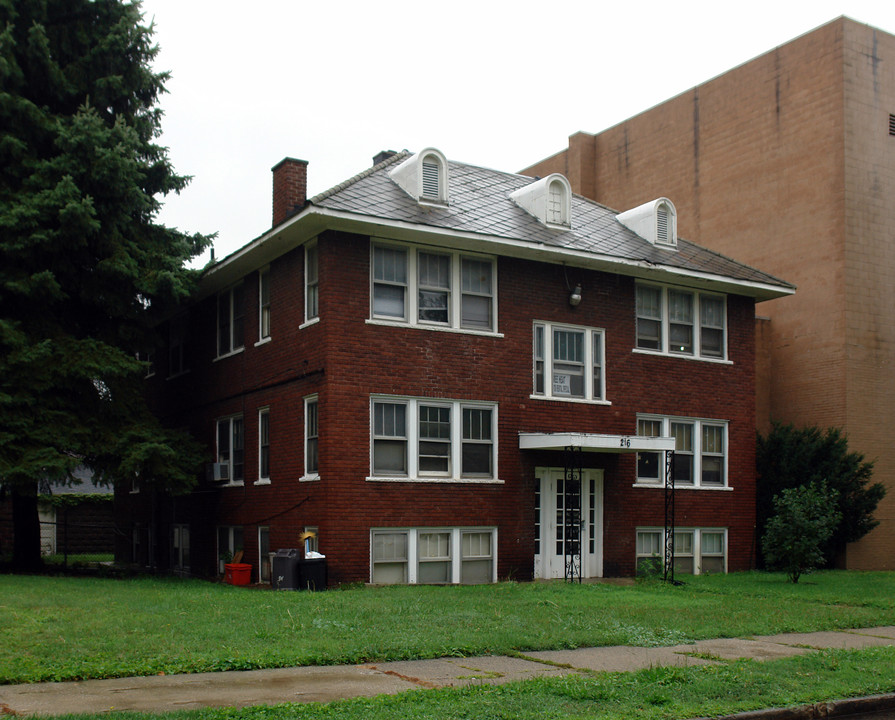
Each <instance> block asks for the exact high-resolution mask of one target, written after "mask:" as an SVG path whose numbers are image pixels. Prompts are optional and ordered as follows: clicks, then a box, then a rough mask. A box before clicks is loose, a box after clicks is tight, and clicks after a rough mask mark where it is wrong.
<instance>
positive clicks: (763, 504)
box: [756, 423, 886, 567]
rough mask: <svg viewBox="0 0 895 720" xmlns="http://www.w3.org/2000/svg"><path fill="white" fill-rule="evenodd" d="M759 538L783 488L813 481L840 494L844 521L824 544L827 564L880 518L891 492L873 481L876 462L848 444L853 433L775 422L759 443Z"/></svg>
mask: <svg viewBox="0 0 895 720" xmlns="http://www.w3.org/2000/svg"><path fill="white" fill-rule="evenodd" d="M756 469H757V474H758V479H757V496H756V500H757V502H756V515H757V530H758V538H759V540H761V539H762V538H763V536H764V533H765V527H766V525H767V523H768V521H769V519H770V518H771V517H772V516H773V515H774V514H775V509H774V498H775V497H776V496H777V495H779V494H780V493H781V492H782V491H783V490H786V489H790V488H797V487H803V486H807V485H813V486H815V487H820V486H825V487H827V488H829V489H830V490H831V491H832V492H833V493H835V500H834V499H832V498H831V499H830V500H829V502H830V504H831V505H834V506H835V509H836V510H837V511H838V517H839V520H838V522H837V524H836V525H835V527H834V529H833V532H832V534H831V535H830V536H829V538H827V540H826V541H825V542H824V544H823V545H822V547H821V551H822V554H823V558H824V560H823V563H822V564H823V565H824V566H826V567H832V566H833V565H834V564H835V562H836V560H837V556H839V555H840V554H841V553H842V552H843V551H844V550H845V547H846V545H847V544H848V543H850V542H855V541H856V540H859V539H860V538H862V537H864V536H865V535H866V534H867V533H869V532H870V531H871V530H872V529H873V528H875V527H876V526H877V525H878V524H879V522H878V521H877V520H874V519H873V513H874V512H875V511H876V507H877V505H878V504H879V501H880V500H882V498H883V497H884V496H885V494H886V488H885V486H884V485H883V484H882V483H878V482H877V483H872V482H871V479H872V478H873V463H872V462H869V461H867V460H865V459H864V456H863V455H862V454H861V453H858V452H853V451H850V450H849V449H848V438H847V437H846V436H845V435H844V434H843V433H842V432H841V431H840V430H839V429H838V428H827V429H826V430H821V429H820V428H818V427H803V428H796V427H794V426H792V425H782V424H780V423H775V424H774V426H773V427H772V429H771V431H770V432H769V433H768V434H767V436H761V435H759V436H758V442H757V445H756Z"/></svg>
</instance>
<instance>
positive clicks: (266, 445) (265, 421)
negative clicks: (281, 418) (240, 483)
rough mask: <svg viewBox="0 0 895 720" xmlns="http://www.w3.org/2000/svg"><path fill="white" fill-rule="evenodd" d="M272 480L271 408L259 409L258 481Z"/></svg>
mask: <svg viewBox="0 0 895 720" xmlns="http://www.w3.org/2000/svg"><path fill="white" fill-rule="evenodd" d="M268 481H270V408H262V409H261V410H259V411H258V482H259V483H261V482H268Z"/></svg>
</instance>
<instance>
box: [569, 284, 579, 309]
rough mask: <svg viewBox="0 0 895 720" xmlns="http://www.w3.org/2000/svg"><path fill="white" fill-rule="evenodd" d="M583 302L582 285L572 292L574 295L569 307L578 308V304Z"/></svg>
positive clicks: (570, 296) (571, 297)
mask: <svg viewBox="0 0 895 720" xmlns="http://www.w3.org/2000/svg"><path fill="white" fill-rule="evenodd" d="M580 302H581V285H576V286H575V289H574V290H572V294H571V295H569V305H571V306H572V307H578V303H580Z"/></svg>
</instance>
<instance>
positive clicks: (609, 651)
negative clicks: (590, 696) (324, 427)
mask: <svg viewBox="0 0 895 720" xmlns="http://www.w3.org/2000/svg"><path fill="white" fill-rule="evenodd" d="M881 645H895V626H887V627H875V628H863V629H858V630H848V631H838V632H816V633H790V634H786V635H772V636H761V637H751V638H733V639H718V640H700V641H698V642H695V643H692V644H687V645H677V646H675V647H658V648H639V647H601V648H580V649H577V650H549V651H543V652H531V653H526V654H525V655H524V656H522V657H503V656H485V657H474V658H440V659H437V660H408V661H402V662H384V663H371V664H366V665H340V666H331V667H297V668H279V669H275V670H253V671H246V672H217V673H203V674H195V675H154V676H150V677H132V678H118V679H114V680H84V681H79V682H63V683H35V684H29V685H5V686H0V715H3V714H9V715H20V716H31V715H46V716H52V715H62V714H65V713H102V712H109V711H112V710H130V711H141V712H169V711H173V710H184V709H191V708H202V707H227V706H230V707H244V706H248V705H272V704H276V703H284V702H331V701H333V700H339V699H343V698H353V697H371V696H374V695H382V694H395V693H399V692H403V691H406V690H416V689H421V688H439V687H458V686H464V685H470V684H497V683H505V682H511V681H514V680H525V679H527V678H533V677H549V676H558V675H566V674H569V673H576V672H586V671H606V672H629V671H634V670H640V669H643V668H649V667H657V666H692V665H706V664H710V663H712V662H717V660H714V659H713V658H718V659H719V660H734V659H740V658H744V659H748V658H751V659H755V660H770V659H773V658H780V657H788V656H792V655H798V654H801V653H807V652H812V650H815V649H823V648H835V649H844V648H866V647H874V646H881ZM710 658H711V659H710ZM880 711H883V712H885V711H889V712H891V713H892V715H891V717H895V694H893V695H885V696H879V697H875V698H861V699H858V700H846V701H840V702H837V703H820V704H817V705H807V706H804V707H801V708H788V709H774V710H765V711H761V712H759V713H746V714H744V715H739V716H735V717H738V718H742V719H743V720H746V719H754V720H784V719H785V720H813V719H814V718H822V717H823V718H833V717H845V716H846V715H856V714H858V713H876V712H880ZM879 717H883V716H882V715H880V716H879Z"/></svg>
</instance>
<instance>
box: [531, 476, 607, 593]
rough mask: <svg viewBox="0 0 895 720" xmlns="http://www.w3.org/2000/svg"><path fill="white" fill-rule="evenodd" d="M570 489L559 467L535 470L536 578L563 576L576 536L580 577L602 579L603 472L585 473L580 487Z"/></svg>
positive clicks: (574, 548)
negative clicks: (567, 489)
mask: <svg viewBox="0 0 895 720" xmlns="http://www.w3.org/2000/svg"><path fill="white" fill-rule="evenodd" d="M569 490H571V491H572V492H570V493H569V494H567V493H566V480H565V471H564V470H563V469H562V468H537V469H536V480H535V567H534V575H535V578H543V579H547V578H562V577H565V576H566V559H567V554H566V551H567V550H568V551H570V552H572V553H573V554H575V550H576V549H577V548H576V547H575V545H574V543H575V541H574V540H571V541H570V538H575V537H576V536H577V537H579V541H578V542H579V543H580V550H581V577H583V578H590V577H602V576H603V471H602V470H584V471H583V472H582V480H581V484H580V488H575V487H570V488H569ZM579 508H580V512H578V510H579ZM576 530H577V532H576Z"/></svg>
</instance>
